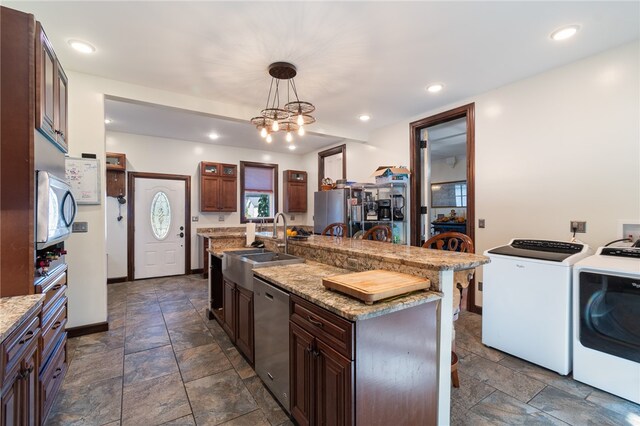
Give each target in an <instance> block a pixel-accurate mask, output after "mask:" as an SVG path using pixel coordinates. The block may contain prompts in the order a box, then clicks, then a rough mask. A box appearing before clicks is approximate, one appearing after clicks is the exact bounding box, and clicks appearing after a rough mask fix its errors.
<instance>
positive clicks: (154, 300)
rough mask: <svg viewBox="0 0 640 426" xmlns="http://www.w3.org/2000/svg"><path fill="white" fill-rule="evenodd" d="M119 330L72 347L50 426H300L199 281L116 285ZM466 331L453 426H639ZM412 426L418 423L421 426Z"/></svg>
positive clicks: (639, 412)
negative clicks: (213, 312)
mask: <svg viewBox="0 0 640 426" xmlns="http://www.w3.org/2000/svg"><path fill="white" fill-rule="evenodd" d="M108 293H109V299H108V307H109V323H110V330H109V331H108V332H105V333H97V334H92V335H88V336H82V337H78V338H74V339H70V340H69V359H70V365H69V371H68V373H67V376H66V377H65V381H64V384H63V386H62V389H61V391H60V394H59V396H58V398H57V400H56V402H55V404H54V407H53V408H52V411H51V413H50V415H49V418H48V419H47V425H96V426H98V425H109V426H111V425H145V426H148V425H160V424H164V425H194V424H198V425H227V426H229V425H235V426H240V425H251V426H254V425H264V426H276V425H290V424H292V423H291V422H290V421H289V419H288V417H287V415H286V414H285V413H284V411H283V410H282V409H281V408H280V407H279V405H278V404H277V403H276V402H275V400H274V399H273V397H272V396H271V394H270V393H269V392H268V391H267V390H266V388H265V387H264V385H263V384H262V382H261V381H260V379H259V378H258V377H257V376H256V374H255V372H254V371H253V369H252V368H251V366H249V365H248V364H247V362H246V361H245V360H244V358H243V357H242V356H241V355H240V354H239V353H238V351H237V350H236V349H235V348H234V346H233V345H232V344H231V342H230V341H229V339H228V338H227V335H226V334H225V333H224V331H223V330H222V329H221V328H220V326H219V325H218V324H217V323H216V322H215V321H209V320H207V319H206V316H205V307H206V298H207V291H206V280H203V279H201V278H199V276H197V275H193V276H187V277H173V278H160V279H152V280H145V281H136V282H131V283H122V284H112V285H109V286H108ZM481 323H482V319H481V317H480V316H478V315H475V314H470V313H467V312H463V313H462V314H461V316H460V319H459V320H458V321H457V322H456V330H457V353H458V355H459V358H460V365H459V374H460V388H459V389H453V391H452V401H451V423H452V424H454V425H474V426H475V425H494V424H495V425H513V424H527V425H529V424H572V425H584V424H598V425H609V424H610V425H614V424H615V425H634V426H638V425H640V406H638V405H635V404H632V403H630V402H627V401H625V400H622V399H620V398H616V397H614V396H612V395H609V394H607V393H605V392H601V391H598V390H595V389H593V388H591V387H589V386H586V385H584V384H581V383H579V382H576V381H574V380H572V379H571V378H567V377H562V376H559V375H557V374H555V373H553V372H550V371H548V370H545V369H543V368H540V367H537V366H535V365H532V364H530V363H527V362H525V361H522V360H520V359H517V358H514V357H511V356H509V355H506V354H504V353H502V352H499V351H495V350H493V349H490V348H487V347H485V346H483V345H482V343H481V338H480V332H481ZM412 426H413V425H412Z"/></svg>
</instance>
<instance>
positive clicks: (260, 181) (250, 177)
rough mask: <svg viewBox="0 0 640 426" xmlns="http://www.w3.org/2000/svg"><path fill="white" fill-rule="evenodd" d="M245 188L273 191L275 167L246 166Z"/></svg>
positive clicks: (257, 190) (248, 189)
mask: <svg viewBox="0 0 640 426" xmlns="http://www.w3.org/2000/svg"><path fill="white" fill-rule="evenodd" d="M244 190H245V191H256V192H272V191H273V169H272V168H270V167H251V166H246V167H245V168H244Z"/></svg>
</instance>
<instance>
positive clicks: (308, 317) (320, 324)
mask: <svg viewBox="0 0 640 426" xmlns="http://www.w3.org/2000/svg"><path fill="white" fill-rule="evenodd" d="M307 320H309V322H310V323H311V324H313V325H315V326H316V327H320V328H322V327H324V324H323V323H321V322H320V321H317V320H314V319H313V318H312V317H311V315H308V316H307Z"/></svg>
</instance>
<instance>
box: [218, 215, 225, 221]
mask: <svg viewBox="0 0 640 426" xmlns="http://www.w3.org/2000/svg"><path fill="white" fill-rule="evenodd" d="M218 222H224V215H223V214H221V215H218Z"/></svg>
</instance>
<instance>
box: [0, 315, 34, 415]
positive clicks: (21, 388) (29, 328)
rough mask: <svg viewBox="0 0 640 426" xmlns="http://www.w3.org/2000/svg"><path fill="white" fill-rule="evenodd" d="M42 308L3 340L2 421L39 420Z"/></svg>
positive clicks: (0, 413)
mask: <svg viewBox="0 0 640 426" xmlns="http://www.w3.org/2000/svg"><path fill="white" fill-rule="evenodd" d="M38 314H39V312H36V313H35V314H34V316H32V317H30V318H28V319H27V320H25V321H24V322H23V325H21V326H19V327H18V328H17V329H16V330H15V331H14V332H13V333H11V335H9V337H7V338H6V339H5V340H4V342H2V351H1V353H2V363H1V365H2V372H1V373H0V374H1V376H2V381H1V383H2V389H1V394H0V425H2V426H37V425H39V424H40V421H41V419H40V417H41V416H40V400H39V390H38V369H39V367H40V365H39V364H40V351H39V346H38V338H39V337H40V319H39V317H38Z"/></svg>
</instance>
